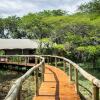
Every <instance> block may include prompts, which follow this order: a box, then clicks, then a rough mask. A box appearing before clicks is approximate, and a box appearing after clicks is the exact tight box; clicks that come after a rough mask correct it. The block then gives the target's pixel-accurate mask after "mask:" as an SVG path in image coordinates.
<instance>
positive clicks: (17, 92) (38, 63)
mask: <svg viewBox="0 0 100 100" xmlns="http://www.w3.org/2000/svg"><path fill="white" fill-rule="evenodd" d="M32 58H33V59H35V64H34V63H31V64H30V62H29V60H30V59H32ZM0 62H1V63H7V64H15V65H16V64H18V65H23V66H27V67H28V66H31V68H30V69H29V70H28V71H27V72H26V73H25V74H24V75H23V76H21V77H20V78H18V79H17V80H16V81H15V82H14V83H13V85H12V86H11V89H10V91H9V92H8V94H7V96H6V97H5V99H4V100H16V99H17V100H22V99H21V93H22V86H23V83H24V82H25V80H27V79H28V78H29V77H30V76H31V75H32V74H33V73H35V88H36V91H35V94H36V95H38V94H39V85H40V82H39V80H41V81H44V67H45V60H44V58H43V57H40V56H37V55H31V56H30V55H20V56H19V55H16V56H15V55H10V56H7V55H6V56H0ZM12 67H13V66H12ZM40 71H41V72H40ZM39 73H41V76H40V78H41V79H39ZM32 96H33V94H32ZM24 99H25V98H24Z"/></svg>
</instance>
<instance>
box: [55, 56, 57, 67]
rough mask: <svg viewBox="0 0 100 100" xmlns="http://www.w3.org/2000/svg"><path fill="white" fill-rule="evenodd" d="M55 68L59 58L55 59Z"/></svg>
mask: <svg viewBox="0 0 100 100" xmlns="http://www.w3.org/2000/svg"><path fill="white" fill-rule="evenodd" d="M55 67H57V58H56V57H55Z"/></svg>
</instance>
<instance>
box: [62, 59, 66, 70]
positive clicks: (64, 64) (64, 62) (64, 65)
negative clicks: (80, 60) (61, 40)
mask: <svg viewBox="0 0 100 100" xmlns="http://www.w3.org/2000/svg"><path fill="white" fill-rule="evenodd" d="M63 67H64V72H66V61H65V60H63Z"/></svg>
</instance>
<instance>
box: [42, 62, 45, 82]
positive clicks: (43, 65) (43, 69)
mask: <svg viewBox="0 0 100 100" xmlns="http://www.w3.org/2000/svg"><path fill="white" fill-rule="evenodd" d="M44 73H45V63H44V62H43V64H42V81H44Z"/></svg>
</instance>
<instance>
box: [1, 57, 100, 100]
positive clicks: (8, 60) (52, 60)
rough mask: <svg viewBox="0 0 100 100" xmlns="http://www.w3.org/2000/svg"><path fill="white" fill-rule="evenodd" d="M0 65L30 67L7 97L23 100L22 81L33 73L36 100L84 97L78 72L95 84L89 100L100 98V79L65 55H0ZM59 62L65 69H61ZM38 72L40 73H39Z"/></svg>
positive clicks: (6, 99)
mask: <svg viewBox="0 0 100 100" xmlns="http://www.w3.org/2000/svg"><path fill="white" fill-rule="evenodd" d="M30 59H31V63H30ZM32 61H33V62H32ZM0 64H6V65H12V67H13V66H15V65H18V66H26V67H28V68H29V70H28V71H27V72H26V73H25V74H24V75H23V76H21V77H20V78H18V79H17V80H16V81H15V82H14V84H13V86H12V87H11V89H10V90H9V92H8V94H7V96H6V97H5V100H16V99H17V100H23V99H21V92H22V85H23V82H24V81H25V80H27V78H28V77H29V76H30V75H32V74H33V73H34V76H35V82H36V85H35V87H36V91H35V96H33V98H32V99H33V100H83V97H84V95H81V91H80V89H79V86H80V84H79V73H80V74H81V75H82V76H83V77H84V78H86V79H87V80H88V81H90V82H91V84H92V96H91V98H90V100H100V98H99V89H100V80H98V79H97V78H95V77H94V76H92V75H90V74H89V73H87V72H86V71H84V70H83V69H82V68H80V67H79V66H78V65H77V64H75V63H74V62H72V61H71V60H69V59H66V58H64V57H59V56H51V55H41V56H37V55H31V56H29V55H22V56H1V57H0ZM59 65H60V66H61V68H62V70H61V69H59V67H58V66H59ZM30 67H31V68H30ZM13 68H14V67H13ZM67 70H68V71H67ZM66 71H67V74H66ZM39 74H41V75H40V76H39ZM73 76H74V77H73ZM40 80H41V84H40V82H39V81H40ZM84 87H85V86H84ZM84 99H85V98H84Z"/></svg>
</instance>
